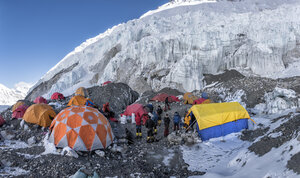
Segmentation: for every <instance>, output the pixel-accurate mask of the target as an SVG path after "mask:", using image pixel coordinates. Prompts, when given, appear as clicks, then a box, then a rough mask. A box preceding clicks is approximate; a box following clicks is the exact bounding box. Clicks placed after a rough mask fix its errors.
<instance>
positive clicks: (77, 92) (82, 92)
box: [75, 87, 88, 97]
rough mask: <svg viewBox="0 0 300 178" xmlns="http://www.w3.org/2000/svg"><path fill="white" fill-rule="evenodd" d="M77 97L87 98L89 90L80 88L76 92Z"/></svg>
mask: <svg viewBox="0 0 300 178" xmlns="http://www.w3.org/2000/svg"><path fill="white" fill-rule="evenodd" d="M75 95H81V96H83V97H87V96H88V93H87V90H86V89H85V88H84V87H80V88H78V89H77V90H76V92H75Z"/></svg>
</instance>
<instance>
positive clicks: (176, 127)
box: [173, 112, 181, 132]
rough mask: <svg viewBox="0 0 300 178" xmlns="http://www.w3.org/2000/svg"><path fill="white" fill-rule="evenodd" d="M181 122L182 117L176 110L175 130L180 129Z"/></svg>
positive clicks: (174, 118)
mask: <svg viewBox="0 0 300 178" xmlns="http://www.w3.org/2000/svg"><path fill="white" fill-rule="evenodd" d="M180 122H181V117H180V115H179V114H178V112H175V114H174V117H173V123H174V131H175V132H177V131H179V126H180Z"/></svg>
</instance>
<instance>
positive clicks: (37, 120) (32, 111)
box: [23, 103, 56, 127]
mask: <svg viewBox="0 0 300 178" xmlns="http://www.w3.org/2000/svg"><path fill="white" fill-rule="evenodd" d="M55 115H56V113H55V112H54V110H53V108H52V107H51V106H49V105H47V104H42V103H41V104H34V105H31V106H30V107H29V108H28V109H27V110H26V112H25V114H24V116H23V119H24V120H25V121H26V122H28V123H32V124H37V125H40V126H42V127H49V126H50V124H51V122H52V119H51V118H54V117H55Z"/></svg>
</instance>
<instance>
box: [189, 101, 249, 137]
mask: <svg viewBox="0 0 300 178" xmlns="http://www.w3.org/2000/svg"><path fill="white" fill-rule="evenodd" d="M191 112H192V113H193V114H194V116H195V118H196V120H197V130H198V133H199V136H200V137H201V139H202V140H207V139H209V138H213V137H218V136H223V135H226V134H228V133H232V132H237V131H240V130H241V129H245V128H248V121H247V120H248V119H250V116H249V114H248V112H247V110H246V109H245V108H243V106H241V105H240V104H239V103H238V102H230V103H211V104H198V105H193V106H192V107H191V109H190V110H189V111H188V115H189V114H190V113H191ZM188 115H187V116H186V118H185V120H189V119H190V118H188Z"/></svg>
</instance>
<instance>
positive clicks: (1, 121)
mask: <svg viewBox="0 0 300 178" xmlns="http://www.w3.org/2000/svg"><path fill="white" fill-rule="evenodd" d="M4 123H5V120H4V119H3V117H2V116H1V115H0V126H2V125H3V124H4Z"/></svg>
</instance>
